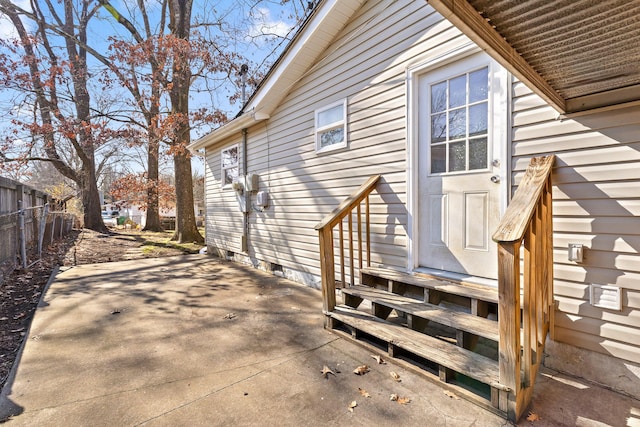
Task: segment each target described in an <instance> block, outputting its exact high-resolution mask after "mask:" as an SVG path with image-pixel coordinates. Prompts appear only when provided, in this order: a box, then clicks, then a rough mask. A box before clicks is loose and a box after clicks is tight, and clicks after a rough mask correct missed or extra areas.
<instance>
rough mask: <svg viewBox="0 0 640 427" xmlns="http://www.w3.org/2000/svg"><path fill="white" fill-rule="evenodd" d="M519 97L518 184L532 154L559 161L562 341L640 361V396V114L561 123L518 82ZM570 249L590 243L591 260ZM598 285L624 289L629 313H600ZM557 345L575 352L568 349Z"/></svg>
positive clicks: (618, 112)
mask: <svg viewBox="0 0 640 427" xmlns="http://www.w3.org/2000/svg"><path fill="white" fill-rule="evenodd" d="M512 96H513V98H512V100H513V101H512V103H513V104H512V105H513V107H512V109H513V112H512V147H511V150H512V154H513V157H512V169H513V182H514V185H517V182H518V181H519V177H520V176H522V173H523V172H524V169H525V168H526V165H527V164H528V162H529V159H530V158H531V157H533V156H538V155H543V154H549V153H553V154H555V155H556V166H555V169H554V175H553V183H554V187H553V213H554V247H555V250H554V275H555V281H554V288H555V289H554V293H555V300H556V301H557V304H558V306H557V311H556V313H555V331H554V332H555V335H554V337H555V340H556V341H558V342H559V343H566V344H570V345H573V346H578V347H581V348H585V349H588V350H592V351H595V352H598V353H602V354H605V355H610V356H614V357H616V358H620V359H624V360H627V361H629V362H632V363H631V364H629V366H628V368H629V370H633V371H634V372H635V374H633V373H631V374H629V370H627V373H628V375H627V376H626V377H624V376H619V377H620V378H626V380H622V381H627V380H629V381H630V382H629V386H632V387H633V388H634V389H635V391H634V394H636V393H638V392H639V391H640V385H639V384H638V383H639V380H638V375H637V373H638V371H639V369H638V367H640V201H639V199H638V195H639V194H640V193H639V189H640V107H629V108H621V109H615V110H610V111H603V112H599V113H597V112H596V113H592V114H588V115H582V116H578V117H574V118H572V119H568V118H561V117H558V113H557V112H556V111H555V110H553V109H552V108H551V107H549V106H547V105H546V104H545V103H544V102H543V101H542V99H540V98H539V97H538V96H537V95H535V94H533V93H531V91H530V90H529V89H528V88H527V87H526V86H524V85H523V84H522V83H520V82H517V81H516V82H514V84H513V92H512ZM569 243H580V244H582V245H584V260H583V262H580V263H577V262H570V261H568V257H567V253H568V251H567V247H568V244H569ZM591 284H596V285H608V286H613V287H619V288H621V295H622V310H615V309H607V308H600V307H596V306H593V305H592V304H591V303H590V286H591ZM552 348H555V349H558V351H561V352H562V353H566V352H567V350H566V349H564V348H563V347H562V346H553V347H552ZM560 349H562V350H560ZM551 352H552V353H553V350H551ZM567 359H568V358H567V357H564V358H559V357H557V356H556V355H554V354H551V355H550V358H549V360H550V361H552V362H553V363H554V364H555V365H556V366H558V365H563V366H562V370H566V368H567V366H568V363H567ZM583 359H584V357H582V356H580V357H578V360H575V361H580V360H583ZM564 365H567V366H564ZM582 366H583V364H582V363H577V364H575V369H576V372H574V373H575V374H577V375H580V374H581V372H580V371H581V370H582ZM631 366H633V368H631ZM582 374H584V373H582ZM633 383H635V386H633ZM639 394H640V393H638V394H636V395H639Z"/></svg>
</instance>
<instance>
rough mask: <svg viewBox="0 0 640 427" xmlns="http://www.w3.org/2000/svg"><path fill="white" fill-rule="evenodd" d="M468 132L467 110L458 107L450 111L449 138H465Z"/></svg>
mask: <svg viewBox="0 0 640 427" xmlns="http://www.w3.org/2000/svg"><path fill="white" fill-rule="evenodd" d="M466 134H467V112H466V110H465V109H464V108H458V109H456V110H451V111H450V112H449V139H450V140H451V139H458V138H464V137H465V136H466Z"/></svg>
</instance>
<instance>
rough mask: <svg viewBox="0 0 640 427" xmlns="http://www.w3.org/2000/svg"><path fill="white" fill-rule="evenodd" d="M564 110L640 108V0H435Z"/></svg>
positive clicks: (438, 7) (433, 1)
mask: <svg viewBox="0 0 640 427" xmlns="http://www.w3.org/2000/svg"><path fill="white" fill-rule="evenodd" d="M428 2H429V4H431V5H432V6H433V7H434V8H435V9H436V10H438V12H440V13H441V14H442V15H443V16H445V17H446V18H447V19H449V20H450V21H451V22H452V23H453V24H455V25H456V26H458V27H459V28H460V29H461V30H462V31H463V32H464V33H465V34H467V35H468V36H469V37H470V38H471V39H472V40H474V41H475V42H476V43H477V44H478V45H480V46H481V47H482V48H484V49H486V50H487V52H488V53H489V54H490V55H492V56H493V57H494V58H495V59H496V60H497V61H499V62H500V63H501V64H502V65H503V66H505V67H506V68H508V69H509V70H510V71H511V72H512V73H514V74H515V75H516V76H517V77H518V78H520V79H521V80H523V81H524V82H525V83H527V84H528V85H529V86H530V87H531V88H532V89H533V90H535V91H536V92H537V93H538V94H539V95H541V96H542V97H543V98H544V99H545V100H546V101H547V102H549V103H550V104H551V105H553V106H554V107H555V108H556V109H557V110H559V111H560V112H562V113H576V112H581V111H586V110H592V109H596V108H603V107H611V106H615V105H622V104H628V103H640V0H605V1H594V0H524V1H523V0H428Z"/></svg>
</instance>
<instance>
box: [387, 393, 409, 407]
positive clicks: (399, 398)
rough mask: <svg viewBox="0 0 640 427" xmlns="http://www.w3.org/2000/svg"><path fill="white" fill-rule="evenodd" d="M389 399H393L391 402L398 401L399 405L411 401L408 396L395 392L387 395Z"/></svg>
mask: <svg viewBox="0 0 640 427" xmlns="http://www.w3.org/2000/svg"><path fill="white" fill-rule="evenodd" d="M389 400H391V401H393V402H398V403H399V404H400V405H406V404H407V403H409V402H411V399H410V398H408V397H400V396H398V395H397V394H395V393H394V394H392V395H391V396H389Z"/></svg>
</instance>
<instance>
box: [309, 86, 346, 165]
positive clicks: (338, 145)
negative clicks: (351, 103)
mask: <svg viewBox="0 0 640 427" xmlns="http://www.w3.org/2000/svg"><path fill="white" fill-rule="evenodd" d="M340 105H341V106H342V120H338V121H335V122H332V123H329V124H327V125H324V126H320V127H319V126H318V123H319V120H318V117H319V115H320V114H322V113H323V112H325V111H328V110H331V109H332V108H335V107H337V106H340ZM314 116H315V139H316V153H326V152H328V151H335V150H340V149H343V148H347V141H348V137H347V99H346V98H344V99H342V100H340V101H337V102H334V103H332V104H329V105H327V106H325V107H322V108H319V109H317V110H315V114H314ZM340 128H342V129H343V135H344V138H343V140H342V142H339V143H335V144H331V145H327V146H326V147H322V146H321V145H320V137H321V135H322V133H324V132H327V131H330V130H334V129H340Z"/></svg>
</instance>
